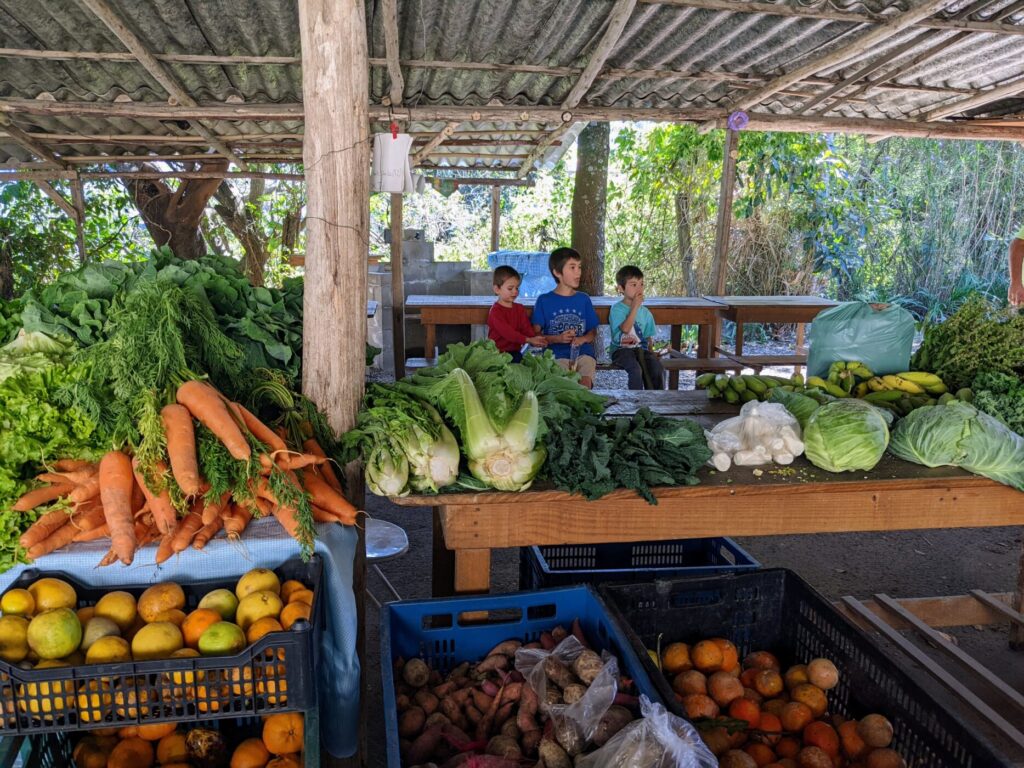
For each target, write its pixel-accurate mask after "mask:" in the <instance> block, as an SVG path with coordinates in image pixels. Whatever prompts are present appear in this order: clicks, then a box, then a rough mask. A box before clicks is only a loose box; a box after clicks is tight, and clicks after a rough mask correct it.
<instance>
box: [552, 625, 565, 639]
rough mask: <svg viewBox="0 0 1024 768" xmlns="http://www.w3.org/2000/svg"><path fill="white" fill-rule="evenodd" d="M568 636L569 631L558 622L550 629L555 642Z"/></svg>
mask: <svg viewBox="0 0 1024 768" xmlns="http://www.w3.org/2000/svg"><path fill="white" fill-rule="evenodd" d="M568 636H569V631H568V630H567V629H566V628H565V627H563V626H562V625H561V624H559V625H558V626H557V627H555V628H554V629H552V630H551V637H552V638H553V639H554V641H555V643H560V642H562V641H563V640H565V638H567V637H568Z"/></svg>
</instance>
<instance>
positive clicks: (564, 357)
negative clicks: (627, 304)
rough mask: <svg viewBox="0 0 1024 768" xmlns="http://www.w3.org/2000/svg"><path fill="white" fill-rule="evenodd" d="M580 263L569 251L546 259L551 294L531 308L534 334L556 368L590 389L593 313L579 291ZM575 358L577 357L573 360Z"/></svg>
mask: <svg viewBox="0 0 1024 768" xmlns="http://www.w3.org/2000/svg"><path fill="white" fill-rule="evenodd" d="M582 265H583V262H582V261H581V259H580V255H579V254H578V253H576V251H574V250H573V249H572V248H556V249H555V250H554V251H552V252H551V258H549V259H548V269H550V270H551V274H552V276H553V277H554V278H555V282H557V283H558V285H557V287H556V288H555V290H553V291H551V292H550V293H545V294H542V295H540V296H538V297H537V303H536V304H535V305H534V307H533V317H532V321H533V327H534V330H535V331H536V332H537V333H539V334H541V335H542V336H544V337H545V339H546V340H547V343H548V349H550V350H551V351H552V352H553V353H554V355H555V358H556V359H557V360H558V364H559V365H561V366H562V367H563V368H566V369H568V370H576V371H577V372H578V373H579V374H580V384H582V385H583V386H584V387H587V388H588V389H592V388H593V386H594V374H595V373H596V372H597V359H596V355H595V354H594V344H593V342H594V338H595V337H596V336H597V326H598V322H597V313H596V312H594V305H593V304H592V303H591V301H590V297H589V296H587V294H585V293H580V292H579V291H577V290H576V289H577V288H579V287H580V276H581V274H582ZM577 354H578V357H575V360H573V358H574V356H576V355H577Z"/></svg>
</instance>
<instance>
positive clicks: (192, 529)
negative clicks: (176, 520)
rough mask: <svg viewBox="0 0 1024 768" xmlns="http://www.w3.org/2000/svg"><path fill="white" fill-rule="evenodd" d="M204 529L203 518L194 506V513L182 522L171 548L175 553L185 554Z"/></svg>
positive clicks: (190, 513) (189, 514)
mask: <svg viewBox="0 0 1024 768" xmlns="http://www.w3.org/2000/svg"><path fill="white" fill-rule="evenodd" d="M202 527H203V516H202V514H201V513H200V512H199V511H198V510H197V509H196V507H195V505H193V507H192V511H191V512H189V513H188V515H186V516H185V519H184V520H182V521H181V525H179V526H178V531H177V533H175V534H174V540H173V541H172V542H171V548H172V549H173V550H174V551H175V552H184V551H185V550H186V549H188V545H189V544H191V543H192V539H193V537H194V536H195V535H196V533H197V532H198V531H199V529H200V528H202Z"/></svg>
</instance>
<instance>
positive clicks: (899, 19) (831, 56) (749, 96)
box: [701, 0, 951, 130]
mask: <svg viewBox="0 0 1024 768" xmlns="http://www.w3.org/2000/svg"><path fill="white" fill-rule="evenodd" d="M950 1H951V0H923V2H921V3H919V4H917V5H916V6H914V7H913V8H912V9H911V10H909V11H906V12H904V13H901V14H900V15H899V16H896V17H895V18H893V19H891V20H889V21H887V22H886V23H885V24H882V25H881V26H879V27H876V28H875V29H873V30H871V31H870V32H867V33H865V34H862V35H859V36H858V37H857V38H855V39H854V40H851V41H850V42H849V43H847V44H846V45H843V46H841V47H839V48H837V49H835V50H832V51H829V52H828V53H826V54H824V55H823V56H818V57H816V58H813V59H811V61H809V62H807V63H806V64H804V65H803V66H801V67H797V68H796V69H794V70H793V71H792V72H787V73H786V74H784V75H780V76H779V77H776V78H775V79H774V80H772V81H771V82H769V83H767V84H765V85H764V86H762V87H761V88H758V89H756V90H754V91H751V92H750V93H745V94H743V95H742V96H740V97H739V98H738V99H736V100H734V101H733V103H732V104H731V106H730V109H729V111H730V112H734V111H737V110H748V109H751V108H752V107H756V106H757V105H758V104H760V103H761V102H763V101H764V100H765V99H768V98H770V97H771V96H773V95H775V94H776V93H778V92H779V91H781V90H784V89H786V88H789V87H790V86H791V85H794V84H795V83H798V82H800V81H801V80H803V79H804V78H805V77H810V76H811V75H814V74H817V73H818V72H820V71H821V70H823V69H828V68H830V67H835V66H838V65H839V64H842V63H843V62H845V61H849V60H850V59H852V58H853V57H854V56H857V55H858V54H861V53H864V52H865V51H868V50H871V48H873V47H874V46H876V45H878V44H879V43H883V42H885V41H886V40H888V39H889V38H891V37H894V36H895V35H898V34H899V33H900V32H902V31H903V30H905V29H907V28H909V27H912V26H913V25H914V24H916V23H917V22H919V21H921V20H922V19H926V18H928V17H929V16H931V15H932V14H934V13H936V12H938V11H940V10H942V9H943V8H945V7H946V5H947V4H948V3H949V2H950ZM701 127H702V129H704V130H707V129H709V128H711V127H712V126H711V125H710V124H709V123H705V124H704V125H703V126H701Z"/></svg>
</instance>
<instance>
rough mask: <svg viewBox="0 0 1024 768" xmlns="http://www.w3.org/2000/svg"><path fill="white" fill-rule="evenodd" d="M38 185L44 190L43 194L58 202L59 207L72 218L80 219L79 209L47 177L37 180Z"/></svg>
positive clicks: (76, 220)
mask: <svg viewBox="0 0 1024 768" xmlns="http://www.w3.org/2000/svg"><path fill="white" fill-rule="evenodd" d="M36 186H37V187H39V189H41V190H42V191H43V194H45V195H46V196H47V197H48V198H50V199H51V200H53V202H55V203H56V204H57V207H58V208H60V209H61V210H62V211H64V213H66V214H67V215H68V216H69V217H70V218H71V219H72V220H74V221H75V222H78V221H79V220H80V219H79V217H78V209H77V208H76V207H75V206H74V205H73V204H72V203H71V202H69V201H68V199H67V198H66V197H64V195H62V194H61V193H60V192H58V191H57V190H56V189H54V187H53V185H52V184H50V182H48V181H46V180H45V179H39V180H37V181H36Z"/></svg>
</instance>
